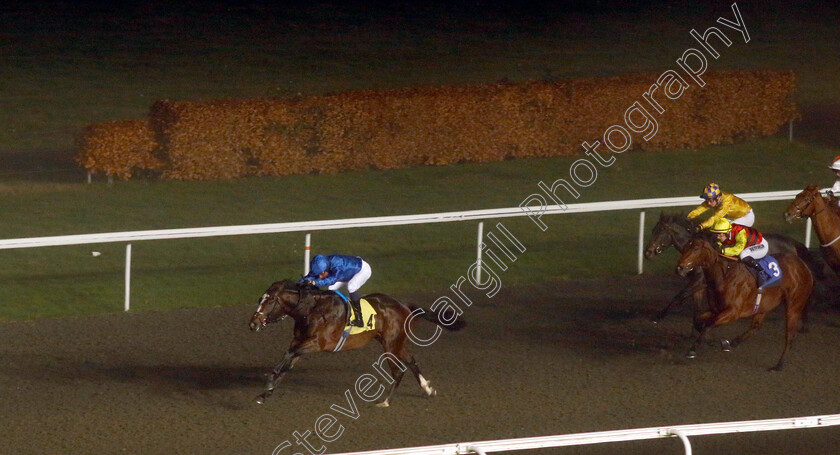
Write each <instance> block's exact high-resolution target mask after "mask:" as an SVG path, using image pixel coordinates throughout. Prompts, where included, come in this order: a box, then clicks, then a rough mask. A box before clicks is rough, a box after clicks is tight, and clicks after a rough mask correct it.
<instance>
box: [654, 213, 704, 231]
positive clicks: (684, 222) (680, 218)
mask: <svg viewBox="0 0 840 455" xmlns="http://www.w3.org/2000/svg"><path fill="white" fill-rule="evenodd" d="M659 219H660V220H661V221H663V222H665V223H669V224H676V225H677V226H680V227H683V228H685V229H686V230H691V229H692V228H694V227H695V226H697V225H698V224H699V223H697V222H696V221H694V220H689V219H688V218H686V217H685V215H684V214H678V215H667V214H664V213H661V214H660V215H659Z"/></svg>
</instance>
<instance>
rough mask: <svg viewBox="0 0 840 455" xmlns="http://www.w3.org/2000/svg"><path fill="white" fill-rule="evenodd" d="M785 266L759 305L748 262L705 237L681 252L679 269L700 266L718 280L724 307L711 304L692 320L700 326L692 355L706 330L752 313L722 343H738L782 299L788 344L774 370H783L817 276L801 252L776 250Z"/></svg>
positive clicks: (715, 282) (716, 284) (683, 271)
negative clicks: (749, 321)
mask: <svg viewBox="0 0 840 455" xmlns="http://www.w3.org/2000/svg"><path fill="white" fill-rule="evenodd" d="M774 257H775V258H776V260H777V261H778V263H779V267H780V268H781V270H782V279H781V280H780V282H779V284H778V285H776V286H773V287H770V288H767V289H765V290H764V292H763V295H762V298H761V300H760V305H758V306H756V302H757V296H758V289H757V286H756V282H755V276H754V275H753V274H752V272H750V271H749V270H748V269H747V266H746V265H745V264H743V263H742V262H740V261H738V260H732V259H729V258H726V257H725V256H722V255H720V254H719V253H718V250H717V248H715V247H714V246H712V244H711V243H709V242H708V241H706V240H703V239H699V238H695V239H693V240H691V241H690V242H689V244H688V246H687V247H686V248H685V251H683V253H682V255H681V256H680V261H679V263H678V264H677V273H679V274H680V275H682V276H686V275H687V274H688V273H689V272H690V271H691V270H693V269H695V268H697V267H702V268H704V269H705V270H706V273H707V276H708V277H709V280H711V282H712V283H713V285H714V290H715V293H716V294H717V297H718V299H719V302H720V306H721V308H722V310H721V311H713V310H711V309H710V310H709V311H707V312H705V313H703V314H701V315H699V316H698V317H697V318H695V320H694V328H695V329H696V330H697V331H698V332H699V334H698V336H697V338H696V339H695V341H694V344H693V345H692V346H691V349H690V350H689V352H688V357H689V358H692V357H694V356H696V350H697V347H698V346H699V345H700V343H701V342H702V340H703V337H704V336H705V334H706V331H707V330H708V329H709V328H711V327H716V326H719V325H722V324H726V323H727V322H732V321H735V320H737V319H741V318H746V317H752V324H750V326H749V328H748V329H747V330H746V331H745V332H744V333H742V334H740V335H738V336H737V337H736V338H735V339H733V340H732V341H731V342H729V341H727V340H722V343H723V346H724V349H725V350H726V349H728V347H729V346H737V345H739V344H740V343H742V342H744V341H745V340H746V339H747V338H749V337H750V336H751V335H752V333H753V332H754V331H755V330H756V329H758V328H759V327H761V323H762V322H763V321H764V318H765V317H766V316H767V314H768V313H769V312H770V311H771V310H773V309H774V308H776V307H777V306H778V305H779V304H780V303H782V302H784V303H785V347H784V350H783V351H782V355H781V357H779V361H778V362H777V363H776V365H775V366H774V367H772V368H771V370H781V369H782V365H783V361H784V357H785V353H787V351H788V349H789V348H790V346H791V343H792V342H793V339H794V338H795V337H796V332H797V328H798V325H799V320H800V318H801V316H802V314H803V313H804V311H805V308H806V307H807V305H808V302H809V300H810V298H811V293H812V292H813V290H814V276H813V275H812V274H811V270H810V269H809V268H808V266H807V265H806V264H805V262H804V261H802V259H800V258H799V256H796V255H795V254H788V253H781V254H777V255H776V256H774Z"/></svg>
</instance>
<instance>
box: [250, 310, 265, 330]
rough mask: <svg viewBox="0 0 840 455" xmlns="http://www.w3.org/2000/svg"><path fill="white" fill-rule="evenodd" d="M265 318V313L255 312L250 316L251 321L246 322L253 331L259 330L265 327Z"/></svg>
mask: <svg viewBox="0 0 840 455" xmlns="http://www.w3.org/2000/svg"><path fill="white" fill-rule="evenodd" d="M265 325H266V320H265V315H261V314H255V315H253V316H252V317H251V322H249V323H248V327H250V328H251V331H253V332H259V331H260V329H262V328H263V327H265Z"/></svg>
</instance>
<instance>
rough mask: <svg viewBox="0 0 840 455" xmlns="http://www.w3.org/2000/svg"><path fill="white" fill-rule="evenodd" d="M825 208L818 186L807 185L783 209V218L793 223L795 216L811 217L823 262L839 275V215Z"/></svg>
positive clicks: (826, 205) (826, 206) (825, 204)
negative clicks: (785, 208)
mask: <svg viewBox="0 0 840 455" xmlns="http://www.w3.org/2000/svg"><path fill="white" fill-rule="evenodd" d="M826 209H828V204H827V203H826V201H825V199H823V197H822V196H821V195H820V190H819V187H818V186H816V185H808V186H807V187H806V188H805V189H804V190H802V192H800V193H799V194H797V195H796V197H795V198H794V199H793V202H791V203H790V205H789V206H788V208H787V210H785V220H787V222H788V223H793V220H795V219H797V218H802V217H809V218H811V222H812V223H813V224H814V230H815V231H817V237H818V238H819V239H820V251H821V252H822V255H823V258H824V259H825V262H826V263H828V265H829V266H830V267H831V269H832V270H834V273H836V274H838V275H840V241H838V240H840V215H838V214H837V212H836V211H835V210H826Z"/></svg>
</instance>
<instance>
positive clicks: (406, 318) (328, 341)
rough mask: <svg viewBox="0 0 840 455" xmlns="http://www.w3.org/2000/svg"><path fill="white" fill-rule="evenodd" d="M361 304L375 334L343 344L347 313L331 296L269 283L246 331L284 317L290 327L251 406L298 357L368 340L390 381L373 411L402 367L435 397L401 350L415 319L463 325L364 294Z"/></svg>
mask: <svg viewBox="0 0 840 455" xmlns="http://www.w3.org/2000/svg"><path fill="white" fill-rule="evenodd" d="M363 298H364V299H365V300H367V301H368V303H370V305H371V306H372V307H373V309H374V310H375V311H376V315H375V320H374V321H373V326H374V327H375V328H374V329H372V330H368V331H364V332H361V333H357V334H354V335H349V336H348V337H346V338H345V339H343V337H342V333H343V332H344V328H345V326H346V325H347V324H348V323H349V314H348V311H349V310H348V309H346V307H347V305H345V304H344V301H343V300H342V299H341V297H339V296H338V295H337V294H336V293H335V292H332V291H321V290H320V289H318V288H317V287H314V286H312V285H308V284H303V283H298V282H293V281H290V280H286V281H277V282H275V283H273V284H272V285H271V286H270V287H269V288H268V289H267V290H266V291H265V293H264V294H263V296H262V297H261V298H260V300H259V305H258V306H257V311H256V312H255V313H254V314H253V316H251V320H250V323H249V326H250V328H251V330H253V331H259V330H261V329H262V328H264V327H265V326H266V325H268V324H270V323H272V322H277V321H281V320H283V319H285V318H286V317H287V316H288V317H289V318H291V319H292V320H294V323H295V327H294V336H293V338H292V342H291V345H290V346H289V349H288V350H287V351H286V354H285V355H284V356H283V359H282V360H281V361H280V363H279V364H277V365H276V366H275V367H274V368H273V369H272V370H271V373H270V374H269V376H268V381H267V383H266V388H265V391H264V392H263V393H261V394H260V395H259V396H258V397H257V403H259V404H262V403H264V402H265V400H266V399H267V398H268V397H269V396H271V394H272V393H273V392H274V388H275V387H276V386H277V384H278V383H279V382H280V380H281V379H282V378H283V376H284V375H285V374H286V373H287V372H288V371H289V370H291V369H292V367H294V365H295V363H296V362H297V361H298V359H299V358H300V356H302V355H304V354H309V353H313V352H324V351H336V350H341V351H348V350H352V349H358V348H361V347H362V346H365V345H366V344H368V342H370V341H371V340H373V339H376V340H377V341H379V343H380V344H382V347H383V348H384V350H385V352H386V354H387V355H386V354H383V357H384V358H385V359H386V360H387V361H388V364H389V367H390V369H391V377H390V378H387V379H386V382H389V383H390V388H389V389H388V392H387V395H386V396H385V399H384V400H383V401H381V402H379V403H378V404H377V406H380V407H387V406H388V405H389V402H390V400H391V397H392V395H393V394H394V391H395V390H396V389H397V386H399V384H400V381H401V380H402V377H403V373H404V372H405V366H406V365H407V366H408V368H409V369H411V372H412V373H413V374H414V377H415V378H416V379H417V382H419V383H420V387H421V388H422V389H423V391H424V392H426V395H428V396H434V395H436V393H437V392H436V391H435V389H434V388H432V386H431V385H430V381H428V380H426V379H425V378H424V377H423V375H422V374H421V373H420V368H419V367H418V366H417V362H416V361H415V360H414V356H413V355H412V354H411V353H410V352H409V351H408V347H407V346H406V344H407V343H406V342H407V341H408V338H409V337H410V336H411V328H412V326H413V324H414V321H415V320H416V318H417V317H419V318H420V319H424V320H427V321H430V322H432V323H434V324H437V325H438V326H440V327H443V328H445V329H448V330H453V331H454V330H460V329H462V328H463V327H464V326H465V325H466V322H464V321H463V319H461V318H459V317H458V315H457V314H447V313H446V312H443V313H440V312H434V311H428V310H424V309H422V308H418V307H415V306H413V305H405V304H402V303H400V302H398V301H397V300H396V299H394V298H392V297H389V296H387V295H385V294H369V295H366V296H364V297H363ZM437 330H440V329H437ZM424 341H425V340H424ZM380 359H382V358H380ZM383 361H385V360H383Z"/></svg>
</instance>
